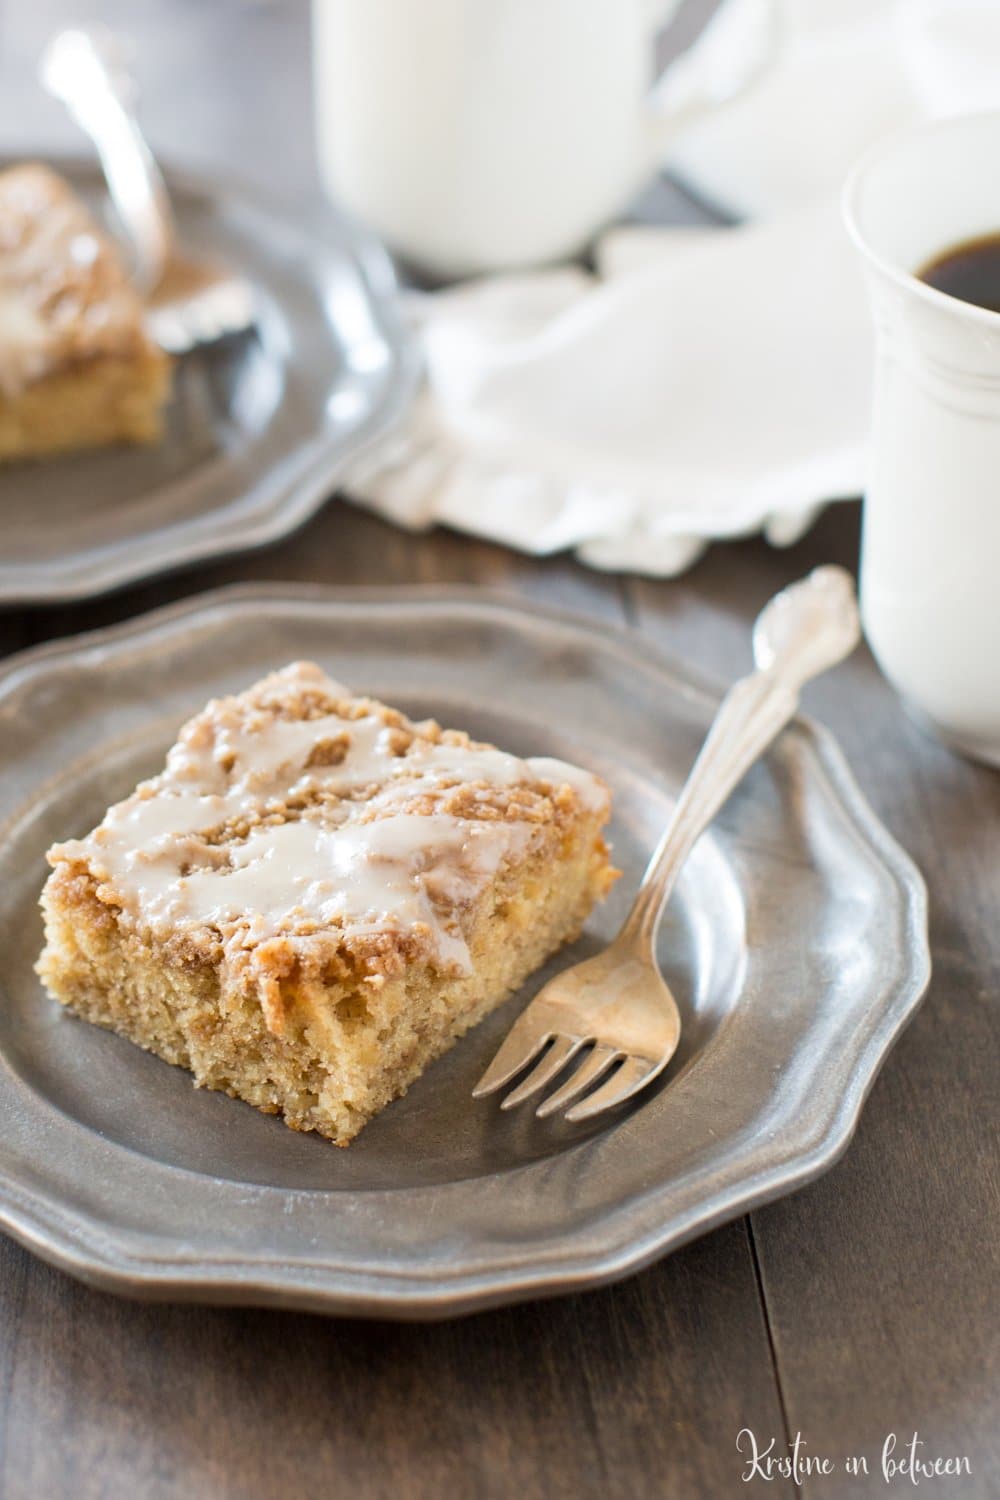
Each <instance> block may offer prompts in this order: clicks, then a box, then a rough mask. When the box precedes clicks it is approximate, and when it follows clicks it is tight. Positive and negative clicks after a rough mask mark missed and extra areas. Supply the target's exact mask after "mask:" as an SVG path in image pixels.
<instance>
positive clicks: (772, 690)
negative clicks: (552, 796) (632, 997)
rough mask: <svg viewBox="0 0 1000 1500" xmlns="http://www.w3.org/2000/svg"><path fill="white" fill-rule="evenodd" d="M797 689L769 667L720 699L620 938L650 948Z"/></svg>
mask: <svg viewBox="0 0 1000 1500" xmlns="http://www.w3.org/2000/svg"><path fill="white" fill-rule="evenodd" d="M798 706H799V694H798V692H797V690H796V688H794V687H791V686H790V685H789V684H788V683H786V682H784V681H783V680H782V679H781V678H780V676H778V675H777V674H776V673H775V672H774V671H773V670H770V669H769V670H767V671H758V672H752V673H751V674H750V676H749V677H743V678H741V679H740V681H739V682H736V683H734V685H733V686H732V687H731V688H730V690H729V692H728V693H727V694H726V696H725V698H723V700H722V703H721V705H720V707H719V711H718V713H717V714H716V716H715V719H714V720H713V723H712V727H711V729H710V730H709V732H708V736H707V738H706V740H705V743H704V744H703V745H702V747H701V751H700V753H699V755H698V759H697V760H696V761H695V763H694V765H693V766H692V768H691V773H690V775H689V776H688V779H687V781H686V782H685V783H684V788H683V790H682V792H681V794H680V797H679V798H678V800H677V804H676V806H675V808H674V813H673V817H672V818H671V819H670V822H669V823H668V825H667V828H666V831H665V832H664V834H663V837H662V838H661V839H660V842H659V843H658V844H657V846H656V849H655V850H654V852H653V856H652V858H651V859H650V861H649V864H648V865H647V866H646V873H645V874H644V875H643V877H642V884H641V885H640V887H639V890H638V893H637V895H636V898H635V901H634V902H633V904H632V908H631V910H630V911H629V914H628V916H627V917H626V918H625V922H624V923H623V925H622V929H621V932H620V934H619V939H618V940H619V941H623V940H624V941H629V942H639V943H642V944H643V945H645V946H646V947H648V948H649V949H650V951H651V950H652V946H653V943H654V940H655V937H656V929H657V926H658V924H659V920H660V915H661V913H662V911H663V908H664V906H665V905H666V903H667V899H668V897H669V896H670V893H671V891H672V890H673V888H674V884H675V882H676V880H677V876H678V875H679V874H680V870H681V866H682V865H683V864H684V861H685V860H686V859H687V857H688V855H689V854H690V852H691V850H692V849H693V848H694V846H695V844H696V843H697V841H698V839H699V838H700V837H701V835H702V833H704V831H705V829H706V828H707V827H708V825H709V823H711V821H712V819H713V818H714V817H715V815H716V813H717V812H718V811H719V809H720V807H722V805H723V803H724V802H725V801H726V800H727V799H728V797H729V795H730V793H731V792H732V791H733V790H734V788H735V787H736V786H737V784H738V783H739V782H740V781H742V779H743V777H744V776H745V775H746V773H747V771H749V769H750V767H751V766H752V765H753V763H754V762H755V761H756V760H757V759H758V758H759V757H760V756H761V755H762V754H763V753H764V751H765V750H766V749H767V747H768V745H770V743H771V741H772V740H773V739H774V738H775V736H776V735H777V734H778V733H779V732H780V730H782V729H783V728H784V727H785V725H786V724H787V723H788V721H789V720H790V719H791V718H793V717H794V715H795V711H796V709H797V708H798Z"/></svg>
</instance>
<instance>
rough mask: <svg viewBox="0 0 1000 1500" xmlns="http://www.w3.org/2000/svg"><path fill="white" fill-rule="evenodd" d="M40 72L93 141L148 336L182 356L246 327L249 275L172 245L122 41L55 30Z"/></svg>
mask: <svg viewBox="0 0 1000 1500" xmlns="http://www.w3.org/2000/svg"><path fill="white" fill-rule="evenodd" d="M39 76H40V78H41V81H42V83H43V84H44V86H45V88H47V89H48V91H49V93H50V94H54V95H55V97H56V98H57V99H61V100H62V102H63V103H64V104H65V105H66V107H67V109H68V110H69V112H70V114H71V115H72V116H73V118H74V119H75V120H76V122H77V124H78V125H80V126H82V128H83V129H84V130H85V131H86V133H87V134H88V135H89V136H90V139H91V140H92V141H93V143H94V146H95V148H96V150H97V154H98V157H99V158H100V162H101V166H102V167H103V169H104V176H105V179H106V181H107V185H108V192H109V193H110V195H111V201H112V203H113V204H114V206H115V210H116V212H117V215H118V219H119V221H120V223H121V227H122V229H123V230H124V232H125V234H126V235H127V236H128V239H129V241H130V243H131V247H132V253H133V259H134V263H135V264H134V280H135V283H136V285H137V287H138V288H139V290H140V292H142V294H143V296H144V297H145V298H146V323H147V326H148V328H149V331H150V334H151V336H152V337H153V338H154V339H155V340H156V342H157V343H158V344H160V345H161V346H162V347H163V348H164V349H166V350H167V352H168V353H170V354H177V355H180V354H186V353H188V351H189V350H191V349H194V348H196V347H197V346H198V345H200V344H210V343H215V342H216V341H217V340H218V339H221V338H225V337H227V336H228V335H230V334H234V333H242V332H243V330H244V329H246V328H249V327H250V326H251V325H252V323H253V321H254V316H255V311H256V309H255V297H254V290H253V286H252V285H251V283H250V282H249V281H248V280H247V278H246V277H245V276H241V275H240V274H239V273H238V272H236V271H234V270H232V269H231V268H229V267H227V266H224V265H219V264H216V263H215V262H214V261H207V260H203V259H198V260H195V259H192V258H191V257H189V256H186V255H184V254H183V253H182V252H181V250H180V248H179V245H178V239H177V229H176V225H175V222H174V215H173V210H172V208H171V206H170V195H169V193H168V192H167V187H166V184H165V182H164V181H163V177H162V175H161V173H160V169H159V167H158V166H157V165H156V161H155V159H154V157H153V153H152V152H151V151H150V149H149V146H148V145H147V143H146V139H145V137H144V135H143V133H142V131H141V129H140V127H139V122H138V120H137V118H136V115H135V111H134V107H133V106H134V99H135V93H136V90H135V84H134V82H133V80H132V78H131V77H130V76H129V74H128V71H127V69H126V67H125V63H124V48H123V46H122V43H121V41H120V40H119V39H118V38H116V37H115V35H114V34H113V33H112V32H110V31H107V30H106V29H104V28H102V27H93V28H91V29H89V30H84V29H83V28H77V29H73V30H70V31H61V32H59V34H58V35H57V36H55V37H53V39H52V41H51V42H49V44H48V46H47V47H46V49H45V51H44V52H43V54H42V58H41V61H40V63H39Z"/></svg>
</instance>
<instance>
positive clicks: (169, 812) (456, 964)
mask: <svg viewBox="0 0 1000 1500" xmlns="http://www.w3.org/2000/svg"><path fill="white" fill-rule="evenodd" d="M608 802H609V797H608V792H607V789H606V788H605V787H604V785H603V784H602V783H601V782H600V781H599V780H598V779H597V778H596V777H594V776H592V775H590V773H589V772H586V771H583V770H580V769H579V768H578V767H575V766H572V765H569V764H567V763H566V762H563V761H558V760H550V759H547V758H534V759H529V760H521V759H519V758H518V757H516V756H513V755H508V754H506V753H504V752H503V751H500V750H497V749H495V748H494V747H493V746H491V745H485V744H479V743H476V742H475V741H473V740H470V739H469V737H468V736H467V735H465V734H463V733H461V732H459V731H455V730H443V729H441V728H440V726H439V725H437V724H436V723H434V722H433V721H426V722H423V723H414V722H412V721H411V720H409V719H407V718H406V717H405V716H404V715H403V714H401V713H399V712H397V711H396V710H394V709H391V708H387V707H386V706H385V705H384V704H381V703H378V702H376V701H374V700H371V699H366V698H359V697H355V696H353V695H352V694H351V693H350V692H349V691H348V690H347V689H346V688H344V687H343V686H341V685H340V684H338V683H335V682H333V681H331V679H330V678H329V677H327V676H326V675H325V673H323V672H322V671H321V670H320V668H319V667H317V666H314V665H312V664H311V663H304V662H298V663H294V664H292V665H291V666H289V667H286V668H284V669H283V670H282V671H280V672H275V673H273V674H272V675H271V676H269V677H267V678H265V679H264V680H263V681H262V682H260V683H258V684H256V686H254V687H253V688H251V689H249V690H248V691H247V692H245V693H242V694H240V695H239V696H236V697H230V698H223V699H217V700H213V701H212V702H211V703H209V704H208V706H207V707H206V708H205V710H204V711H203V712H202V713H200V714H198V715H197V716H196V717H195V718H193V719H192V720H190V722H189V723H187V724H186V725H185V726H184V728H183V729H182V730H181V732H180V735H179V737H178V740H177V743H176V744H175V745H174V747H173V748H172V749H171V751H170V752H169V754H168V756H167V762H166V767H165V769H164V771H163V772H162V773H161V774H160V775H159V776H156V777H154V778H153V779H152V780H150V781H146V782H143V783H141V784H140V786H139V787H137V788H136V790H135V792H133V794H132V795H131V796H130V797H128V798H126V799H125V800H124V801H123V802H119V803H117V804H116V805H115V806H114V807H112V808H111V809H110V810H109V811H108V813H107V815H106V816H105V818H104V820H103V821H102V822H101V824H100V825H99V826H98V827H97V828H96V829H94V830H93V832H92V833H90V834H89V835H88V836H87V837H86V838H85V839H82V840H74V841H72V842H69V843H66V844H60V845H56V846H55V847H54V848H53V849H52V850H51V851H50V854H49V859H50V862H51V863H52V864H53V865H59V864H68V865H71V866H75V867H77V868H79V869H82V870H86V871H87V872H89V873H90V875H91V876H93V877H95V878H96V879H97V880H98V881H99V882H100V884H99V886H98V895H99V897H100V899H101V900H102V901H104V902H106V903H107V904H108V905H111V906H115V907H117V908H119V909H120V911H121V913H122V915H123V916H124V917H125V918H126V919H127V920H130V921H132V922H133V923H134V924H135V925H136V926H137V927H139V928H142V929H146V930H149V931H151V932H153V933H154V934H156V935H158V936H159V937H160V938H162V939H176V938H178V937H180V938H183V939H185V940H186V941H188V942H189V943H193V944H195V945H196V946H200V947H201V948H202V949H205V948H206V947H211V946H213V945H214V946H215V947H218V946H219V945H220V944H221V945H222V947H223V950H224V951H225V953H226V954H227V955H229V956H230V957H233V956H234V955H237V954H243V955H246V954H248V953H250V952H258V953H260V952H264V951H265V950H268V951H270V953H271V955H272V958H273V954H274V951H275V950H274V943H275V940H279V939H308V938H315V937H316V936H317V935H323V936H325V938H326V939H327V940H329V939H330V938H331V937H332V938H333V939H335V941H336V942H337V943H338V944H345V943H346V944H348V945H352V944H353V945H354V946H355V947H356V948H357V947H359V945H360V948H361V949H362V950H365V951H367V952H368V953H369V954H370V955H371V956H372V959H373V972H374V971H375V970H377V968H378V965H379V963H381V962H382V961H383V960H384V957H385V939H386V938H393V939H397V940H399V941H402V942H404V943H407V944H409V945H411V946H414V945H415V946H416V947H417V948H422V949H424V950H425V951H426V950H430V951H431V952H432V953H433V954H434V955H435V956H436V958H437V960H438V961H439V962H440V963H441V964H442V965H443V966H446V967H451V968H457V969H462V968H467V967H468V963H469V957H468V949H467V947H466V942H465V937H464V935H463V929H462V920H461V919H462V913H463V911H464V910H465V909H467V908H468V907H469V906H470V905H471V904H472V903H473V902H474V901H475V900H476V899H477V898H478V897H479V896H480V895H481V893H482V892H483V890H484V889H485V888H486V886H487V885H488V883H489V882H490V881H491V880H492V879H493V878H494V877H495V876H496V874H497V872H498V871H499V870H500V868H501V867H502V866H503V865H504V864H505V862H507V861H509V860H511V859H514V858H516V857H519V856H521V855H523V854H525V853H528V852H529V851H530V850H531V849H532V847H533V846H534V844H535V843H537V842H538V841H539V840H540V839H541V838H543V837H544V836H545V835H544V832H543V830H545V829H549V830H551V829H552V828H553V827H555V828H558V827H559V825H560V823H561V821H564V820H565V818H566V817H567V816H568V815H570V814H571V813H572V812H577V811H579V809H580V808H581V807H585V808H587V809H588V810H590V811H592V812H600V813H601V814H602V815H603V814H605V813H606V811H607V807H608Z"/></svg>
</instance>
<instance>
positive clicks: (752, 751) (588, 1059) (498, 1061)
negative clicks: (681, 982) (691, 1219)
mask: <svg viewBox="0 0 1000 1500" xmlns="http://www.w3.org/2000/svg"><path fill="white" fill-rule="evenodd" d="M859 636H860V626H859V623H858V609H857V602H856V599H855V593H854V580H853V579H852V578H851V575H850V574H849V573H848V572H847V571H846V570H845V569H844V568H836V567H825V568H817V569H816V570H815V571H814V572H812V573H810V574H809V576H808V578H804V579H802V580H801V581H800V582H798V583H794V584H792V585H791V586H790V587H789V588H786V589H783V590H782V591H781V593H780V594H777V595H775V597H774V598H773V599H772V600H771V602H770V603H769V604H768V605H767V606H766V607H765V609H764V610H763V611H762V612H761V614H760V615H759V617H758V619H757V622H756V624H755V626H754V631H753V654H754V662H755V665H756V671H754V672H752V673H751V674H750V676H748V677H744V678H742V679H741V680H740V681H739V682H737V683H736V684H735V685H734V686H733V687H732V688H730V690H729V692H728V693H727V694H726V696H725V698H724V699H723V701H722V704H721V705H720V707H719V711H718V713H717V714H716V716H715V719H714V721H713V723H712V727H711V729H710V730H709V732H708V736H707V738H706V740H705V743H704V745H703V746H702V748H701V752H700V754H699V756H698V759H697V760H696V761H695V763H694V766H693V767H692V769H691V773H690V775H689V776H688V779H687V781H686V783H685V785H684V788H683V790H682V792H681V794H680V797H679V798H678V800H677V805H676V807H675V808H674V813H673V817H672V818H671V820H670V823H669V825H668V827H667V829H666V831H665V833H664V834H663V837H662V838H661V840H660V842H659V844H658V845H657V847H656V850H655V852H654V854H653V857H652V859H651V860H650V861H649V865H648V866H647V868H646V873H645V874H644V876H643V878H642V884H641V885H640V886H639V891H638V894H637V895H636V898H635V901H634V902H633V905H632V909H631V911H630V912H629V914H628V916H627V917H626V918H625V921H624V923H623V925H622V928H621V930H620V932H619V933H618V936H617V937H616V938H615V939H614V941H613V942H612V944H611V946H610V947H609V948H606V949H605V950H604V952H603V953H599V954H597V955H596V957H594V958H588V959H586V960H585V961H584V962H583V963H580V964H576V965H575V966H574V967H573V968H572V969H567V970H566V972H565V973H563V974H559V975H557V976H556V978H555V979H551V980H550V981H549V983H548V984H546V985H545V986H544V987H543V988H542V989H541V990H540V991H539V993H538V994H537V995H536V996H535V998H534V1000H532V1002H531V1004H530V1005H529V1006H528V1008H527V1009H526V1010H525V1011H524V1013H523V1015H521V1016H520V1018H519V1019H518V1020H517V1021H515V1023H514V1025H513V1026H512V1028H511V1030H510V1032H509V1034H508V1036H507V1038H506V1040H505V1041H504V1043H503V1045H502V1046H501V1048H500V1050H499V1052H498V1053H497V1055H496V1057H495V1058H494V1059H493V1061H492V1062H491V1063H490V1066H489V1067H488V1068H487V1070H486V1072H485V1073H484V1074H483V1076H482V1078H481V1079H480V1080H479V1083H478V1084H477V1085H476V1087H475V1088H474V1089H473V1091H472V1092H473V1097H474V1098H476V1099H480V1098H482V1097H483V1096H484V1095H486V1094H492V1093H495V1092H496V1090H497V1089H502V1088H503V1087H504V1085H505V1084H507V1083H509V1082H510V1081H511V1080H512V1079H513V1078H515V1077H516V1075H517V1074H518V1073H521V1072H522V1071H523V1070H524V1069H525V1068H526V1067H528V1065H529V1064H530V1063H535V1066H534V1067H533V1068H532V1071H531V1072H530V1073H529V1074H528V1076H527V1077H526V1078H524V1079H523V1080H522V1081H521V1082H520V1083H519V1084H518V1085H517V1087H516V1088H514V1089H512V1090H511V1092H510V1093H509V1094H508V1095H507V1097H506V1098H505V1099H504V1100H503V1102H502V1104H501V1108H502V1109H512V1108H513V1107H514V1106H515V1105H517V1104H522V1103H523V1102H524V1101H525V1100H527V1099H532V1098H534V1097H535V1096H536V1095H537V1094H539V1093H541V1091H542V1090H543V1089H544V1088H545V1087H546V1085H547V1084H549V1083H551V1082H553V1080H555V1079H556V1077H557V1075H558V1074H560V1073H561V1072H562V1071H563V1069H564V1068H565V1067H566V1065H567V1064H568V1063H569V1062H570V1061H571V1059H573V1058H574V1057H576V1056H577V1055H578V1054H579V1053H582V1052H584V1049H589V1050H588V1051H587V1052H586V1055H585V1056H584V1058H583V1061H582V1062H580V1064H579V1066H578V1067H576V1068H575V1069H574V1070H573V1072H572V1073H571V1074H570V1076H569V1077H568V1078H567V1079H566V1080H565V1082H564V1083H563V1084H562V1085H561V1087H559V1088H557V1089H556V1090H555V1092H554V1093H552V1094H549V1096H548V1097H547V1098H545V1099H543V1100H542V1102H541V1103H540V1104H539V1106H538V1108H537V1110H536V1114H538V1115H539V1116H546V1115H551V1114H554V1113H555V1112H556V1111H557V1110H560V1109H564V1108H565V1109H566V1118H567V1120H571V1121H577V1120H588V1119H591V1118H592V1117H593V1116H594V1115H597V1114H600V1112H601V1111H602V1110H605V1109H610V1108H611V1107H612V1105H616V1104H621V1103H623V1102H624V1100H626V1099H629V1098H631V1097H632V1095H633V1094H636V1093H638V1092H639V1090H640V1089H643V1088H645V1087H646V1085H647V1084H648V1083H650V1082H651V1081H652V1080H653V1079H654V1078H655V1077H656V1076H657V1074H659V1073H662V1071H663V1069H664V1068H665V1067H666V1066H667V1063H668V1062H669V1061H670V1059H671V1057H673V1055H674V1052H675V1051H676V1049H677V1043H678V1041H679V1040H680V1032H681V1021H680V1013H679V1011H678V1009H677V1002H676V1001H675V1000H674V997H673V995H672V994H671V993H670V989H669V987H668V985H667V983H666V981H665V980H664V979H663V976H662V975H661V974H660V972H659V969H658V968H657V965H656V931H657V927H658V926H659V921H660V917H661V914H662V912H663V908H664V906H665V905H666V902H667V898H668V896H669V895H670V892H671V891H672V890H673V887H674V883H675V881H676V879H677V876H678V874H679V873H680V869H681V866H682V865H683V863H684V861H685V859H686V858H687V856H688V854H689V853H690V852H691V850H692V848H693V847H694V845H695V843H696V842H697V840H698V839H699V838H700V836H701V834H702V833H703V832H704V830H705V829H706V828H707V826H708V824H709V823H710V822H711V821H712V819H713V818H714V817H715V815H716V813H717V812H718V811H719V809H720V807H721V806H722V804H723V803H724V802H725V801H726V799H727V798H728V797H729V794H730V793H731V792H732V790H733V788H734V787H735V786H736V784H737V783H738V782H739V781H740V780H741V779H742V778H743V776H744V775H745V774H746V772H747V771H748V770H749V769H750V767H751V766H752V765H753V763H754V761H756V760H757V759H758V757H759V756H760V755H762V754H763V752H764V751H765V750H766V748H767V746H768V745H769V744H770V743H771V741H772V740H773V739H774V738H775V736H776V735H777V734H778V732H779V731H780V730H781V729H783V728H784V726H785V725H786V724H787V723H788V721H789V720H790V719H791V718H792V717H793V715H794V714H795V711H796V709H797V708H798V703H799V694H800V692H801V690H802V688H803V686H804V685H805V684H806V683H807V682H808V681H809V680H810V679H811V678H813V677H817V676H818V675H819V674H820V673H821V672H825V671H826V670H827V669H828V668H829V667H832V666H834V665H835V664H836V663H837V662H839V661H842V660H843V658H844V657H845V656H847V655H849V653H850V652H851V651H853V649H854V647H855V646H856V645H857V642H858V639H859ZM539 1054H541V1057H539ZM597 1084H600V1086H599V1087H594V1085H597ZM591 1088H593V1092H592V1093H589V1094H588V1093H587V1090H588V1089H591Z"/></svg>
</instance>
